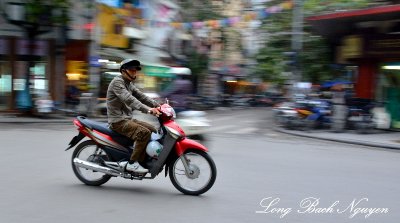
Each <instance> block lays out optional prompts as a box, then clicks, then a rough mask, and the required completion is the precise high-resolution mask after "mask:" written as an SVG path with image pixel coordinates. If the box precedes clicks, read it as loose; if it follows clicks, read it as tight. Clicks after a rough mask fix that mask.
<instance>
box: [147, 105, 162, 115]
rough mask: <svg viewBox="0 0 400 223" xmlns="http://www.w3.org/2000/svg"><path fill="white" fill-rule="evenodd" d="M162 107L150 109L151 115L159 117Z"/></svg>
mask: <svg viewBox="0 0 400 223" xmlns="http://www.w3.org/2000/svg"><path fill="white" fill-rule="evenodd" d="M160 109H161V108H160V107H156V108H150V110H149V114H151V115H154V116H156V117H159V116H160V115H161V111H160Z"/></svg>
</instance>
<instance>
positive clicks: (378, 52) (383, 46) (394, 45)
mask: <svg viewBox="0 0 400 223" xmlns="http://www.w3.org/2000/svg"><path fill="white" fill-rule="evenodd" d="M365 41H366V43H365V54H366V55H369V56H385V57H393V56H396V57H398V56H400V35H375V36H367V37H366V40H365Z"/></svg>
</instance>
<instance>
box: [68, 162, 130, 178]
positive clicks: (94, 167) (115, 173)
mask: <svg viewBox="0 0 400 223" xmlns="http://www.w3.org/2000/svg"><path fill="white" fill-rule="evenodd" d="M74 164H75V166H77V167H82V168H85V169H89V170H93V171H97V172H101V173H105V174H108V175H111V176H115V177H122V176H123V174H122V173H121V172H119V171H116V170H113V169H111V168H108V167H104V166H100V165H98V164H96V163H92V162H88V161H84V160H81V159H78V158H74Z"/></svg>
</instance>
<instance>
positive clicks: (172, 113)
mask: <svg viewBox="0 0 400 223" xmlns="http://www.w3.org/2000/svg"><path fill="white" fill-rule="evenodd" d="M166 110H167V113H168V114H167V115H168V116H170V117H171V116H172V119H176V113H175V110H174V109H173V108H172V107H168V108H166Z"/></svg>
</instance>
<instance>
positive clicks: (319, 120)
mask: <svg viewBox="0 0 400 223" xmlns="http://www.w3.org/2000/svg"><path fill="white" fill-rule="evenodd" d="M308 108H309V111H310V112H311V114H309V115H308V116H307V117H306V118H305V120H306V123H305V125H304V127H305V128H306V129H307V130H310V129H316V128H330V126H331V113H332V112H331V104H330V103H329V102H327V101H325V100H311V101H309V102H308Z"/></svg>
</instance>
